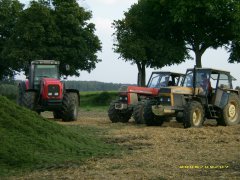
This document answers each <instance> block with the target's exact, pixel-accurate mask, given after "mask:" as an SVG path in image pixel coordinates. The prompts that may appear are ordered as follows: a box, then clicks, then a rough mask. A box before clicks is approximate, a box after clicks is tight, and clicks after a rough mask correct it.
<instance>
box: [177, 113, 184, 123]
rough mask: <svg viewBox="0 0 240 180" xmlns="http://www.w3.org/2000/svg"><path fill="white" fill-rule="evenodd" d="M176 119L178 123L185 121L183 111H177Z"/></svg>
mask: <svg viewBox="0 0 240 180" xmlns="http://www.w3.org/2000/svg"><path fill="white" fill-rule="evenodd" d="M176 121H177V122H178V123H183V113H182V112H178V113H177V116H176Z"/></svg>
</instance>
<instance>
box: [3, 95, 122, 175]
mask: <svg viewBox="0 0 240 180" xmlns="http://www.w3.org/2000/svg"><path fill="white" fill-rule="evenodd" d="M102 134H103V131H102V130H100V129H95V128H90V127H89V128H81V127H79V126H74V127H73V126H63V125H59V124H57V123H56V122H52V121H49V120H47V119H43V118H42V117H40V116H39V115H38V114H36V113H34V112H32V111H30V110H27V109H25V108H22V107H19V106H17V105H16V104H15V103H13V102H11V101H9V100H7V99H6V98H4V97H2V96H0V137H1V146H0V175H1V176H3V175H10V174H13V173H16V172H17V173H21V172H24V171H26V170H34V169H39V168H40V169H42V168H44V169H47V168H52V167H54V168H59V167H65V166H68V167H69V166H72V165H76V164H77V165H78V164H81V163H83V161H84V160H86V159H87V158H90V157H91V158H92V157H104V156H109V155H113V154H114V153H115V152H117V151H118V148H117V147H116V146H115V145H110V144H106V143H104V141H103V140H102V139H101V135H102Z"/></svg>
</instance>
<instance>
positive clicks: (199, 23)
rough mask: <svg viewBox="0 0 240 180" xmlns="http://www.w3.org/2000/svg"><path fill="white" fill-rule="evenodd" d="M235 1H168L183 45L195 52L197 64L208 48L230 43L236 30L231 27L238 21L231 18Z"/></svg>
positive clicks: (234, 8)
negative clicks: (180, 33)
mask: <svg viewBox="0 0 240 180" xmlns="http://www.w3.org/2000/svg"><path fill="white" fill-rule="evenodd" d="M239 5H240V1H238V0H233V1H232V0H208V1H206V0H200V1H191V0H173V1H169V8H171V13H172V15H173V17H174V22H177V23H179V28H181V31H182V36H183V38H184V40H185V42H186V48H188V49H190V50H192V51H193V52H194V53H195V59H196V65H197V66H198V67H201V66H202V65H201V57H202V55H203V53H204V52H205V51H206V50H207V49H208V48H213V49H216V48H218V47H223V46H228V45H230V46H231V44H232V42H233V41H235V39H236V36H235V35H236V32H237V34H239V31H236V29H234V28H233V27H234V26H236V25H237V24H238V25H239V22H240V21H239V20H237V19H236V18H235V16H236V14H239V13H240V11H239V9H237V7H238V6H239ZM238 55H239V54H238Z"/></svg>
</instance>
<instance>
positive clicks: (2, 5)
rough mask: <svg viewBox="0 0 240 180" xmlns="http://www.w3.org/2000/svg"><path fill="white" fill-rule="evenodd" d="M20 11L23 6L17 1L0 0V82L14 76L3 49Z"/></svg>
mask: <svg viewBox="0 0 240 180" xmlns="http://www.w3.org/2000/svg"><path fill="white" fill-rule="evenodd" d="M22 10H23V5H22V4H21V3H20V2H19V1H18V0H0V80H1V79H4V78H7V77H8V76H10V77H12V76H13V75H14V72H13V71H12V63H11V62H10V61H7V60H6V59H5V57H4V55H3V49H4V47H5V46H6V43H7V41H8V40H9V38H10V37H11V35H12V33H13V30H14V27H15V23H16V21H17V19H18V17H19V14H20V13H21V11H22Z"/></svg>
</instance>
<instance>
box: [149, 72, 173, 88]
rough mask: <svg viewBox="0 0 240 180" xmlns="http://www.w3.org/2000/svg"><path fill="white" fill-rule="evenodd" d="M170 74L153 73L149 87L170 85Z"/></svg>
mask: <svg viewBox="0 0 240 180" xmlns="http://www.w3.org/2000/svg"><path fill="white" fill-rule="evenodd" d="M169 76H170V74H169V73H164V74H162V73H161V74H152V76H151V78H150V80H149V83H148V87H149V88H160V87H166V86H167V85H168V81H169Z"/></svg>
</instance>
